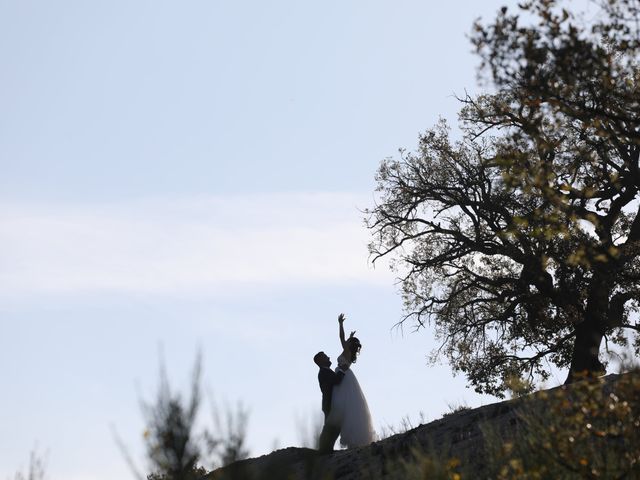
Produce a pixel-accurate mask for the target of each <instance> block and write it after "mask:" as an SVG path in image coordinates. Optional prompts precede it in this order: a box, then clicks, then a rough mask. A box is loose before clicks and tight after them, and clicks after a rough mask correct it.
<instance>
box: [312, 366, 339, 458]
mask: <svg viewBox="0 0 640 480" xmlns="http://www.w3.org/2000/svg"><path fill="white" fill-rule="evenodd" d="M343 378H344V372H343V371H342V370H339V369H338V371H337V372H334V371H333V370H331V369H330V368H328V367H320V371H319V372H318V383H320V391H322V411H323V412H324V425H323V426H322V432H321V433H320V445H319V448H318V450H319V451H320V453H329V452H331V451H333V445H334V444H335V443H336V440H337V439H338V435H340V425H336V424H334V423H335V422H332V421H331V417H330V413H331V397H332V394H333V387H334V386H335V385H338V384H339V383H340V382H341V381H342V379H343Z"/></svg>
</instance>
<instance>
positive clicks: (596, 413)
mask: <svg viewBox="0 0 640 480" xmlns="http://www.w3.org/2000/svg"><path fill="white" fill-rule="evenodd" d="M518 401H519V402H521V405H520V407H519V408H518V423H517V425H516V426H514V427H513V428H512V429H511V430H510V431H503V432H496V430H495V426H491V425H485V427H484V429H483V430H484V432H485V433H484V443H485V449H486V451H485V452H484V455H481V456H480V457H478V458H479V463H478V460H476V461H474V462H469V461H468V460H464V459H463V460H461V459H458V458H456V457H448V456H447V455H446V454H444V453H442V450H440V451H438V450H434V449H429V450H428V451H424V450H414V452H413V454H412V456H411V458H410V459H409V460H407V461H404V462H401V464H400V466H399V467H398V474H399V475H400V476H401V478H403V479H407V480H411V479H416V480H417V479H423V478H429V479H442V480H453V479H456V480H465V479H476V478H491V479H496V480H533V479H539V480H544V479H549V478H553V479H558V480H579V479H594V480H595V479H627V478H640V372H633V373H628V374H625V375H620V376H618V378H616V379H614V380H613V381H611V380H610V379H608V380H607V379H604V378H599V379H593V378H590V377H587V378H586V379H585V380H582V381H578V382H576V383H573V384H572V385H569V386H562V387H559V388H557V389H554V390H549V391H541V392H538V393H536V394H532V395H529V396H526V397H522V398H521V399H520V400H518ZM444 451H446V449H444Z"/></svg>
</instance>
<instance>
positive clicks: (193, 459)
mask: <svg viewBox="0 0 640 480" xmlns="http://www.w3.org/2000/svg"><path fill="white" fill-rule="evenodd" d="M200 377H201V357H200V355H198V357H197V359H196V363H195V367H194V370H193V374H192V380H191V388H190V395H189V398H188V399H184V398H183V396H182V395H181V394H180V393H179V392H175V391H173V390H172V388H171V386H170V384H169V380H168V377H167V373H166V371H165V368H164V364H162V363H161V368H160V384H159V388H158V393H157V397H156V399H155V401H153V402H146V401H143V402H142V410H143V414H144V417H145V423H146V429H145V431H144V442H145V446H146V451H147V459H148V462H149V467H148V469H149V470H150V471H151V473H149V474H148V475H147V476H146V478H147V479H148V480H195V479H200V478H202V476H203V475H205V474H206V473H207V471H208V470H207V468H208V469H209V470H211V469H213V468H217V467H221V466H225V465H229V464H231V463H233V462H236V461H238V460H242V459H244V458H246V457H247V456H248V454H249V452H248V450H247V448H246V446H245V442H246V432H247V422H248V412H247V410H246V409H245V408H244V407H243V406H242V404H238V405H237V407H236V409H235V410H232V409H230V408H228V407H225V408H224V409H220V408H219V407H218V406H217V405H215V404H212V419H213V426H212V427H206V426H204V424H202V423H201V422H199V421H198V416H199V411H200V407H201V387H200ZM116 440H117V441H118V443H119V446H120V448H121V450H122V452H123V455H124V456H125V458H126V460H127V462H128V463H129V466H130V467H131V470H132V472H133V473H134V475H135V476H136V477H137V478H139V479H142V478H143V475H141V474H140V473H139V472H140V469H139V468H137V466H136V465H135V462H134V461H133V460H132V458H131V456H130V455H129V452H128V450H127V448H126V446H125V445H124V444H123V442H122V441H121V440H120V439H119V438H116ZM204 466H206V467H207V468H205V467H204ZM232 478H236V477H232Z"/></svg>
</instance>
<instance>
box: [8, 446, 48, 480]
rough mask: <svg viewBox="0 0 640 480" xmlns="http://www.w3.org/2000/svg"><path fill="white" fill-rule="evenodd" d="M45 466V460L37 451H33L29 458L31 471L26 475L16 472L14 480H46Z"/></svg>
mask: <svg viewBox="0 0 640 480" xmlns="http://www.w3.org/2000/svg"><path fill="white" fill-rule="evenodd" d="M45 464H46V461H45V459H44V458H43V457H42V456H41V455H40V454H38V453H37V451H35V450H34V451H32V452H31V456H30V458H29V469H28V470H27V472H26V473H23V472H16V474H15V476H14V480H44V479H45V475H46V468H45Z"/></svg>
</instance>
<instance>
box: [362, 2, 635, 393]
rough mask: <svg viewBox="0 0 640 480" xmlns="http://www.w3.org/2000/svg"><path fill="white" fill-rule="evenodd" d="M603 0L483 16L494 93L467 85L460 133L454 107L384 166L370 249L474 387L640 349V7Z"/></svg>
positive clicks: (595, 370) (477, 36)
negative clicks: (474, 92)
mask: <svg viewBox="0 0 640 480" xmlns="http://www.w3.org/2000/svg"><path fill="white" fill-rule="evenodd" d="M592 4H593V5H594V6H598V7H599V8H598V10H597V11H596V12H590V13H589V18H588V19H586V18H585V17H583V16H580V15H579V14H574V13H572V12H571V11H569V10H568V8H569V6H570V2H566V1H549V0H534V1H527V2H523V3H521V4H519V5H518V7H517V8H516V11H515V12H513V13H512V12H511V11H510V10H508V9H507V8H506V7H505V8H503V9H502V10H501V12H500V13H499V14H498V16H497V18H496V19H495V21H494V22H493V23H490V24H488V25H484V24H482V23H478V24H477V25H475V27H474V31H473V34H472V41H473V44H474V45H475V47H476V50H477V53H478V55H479V56H480V58H481V60H482V70H481V71H482V72H484V73H486V74H487V76H488V79H489V80H490V81H491V82H492V85H493V88H495V93H493V94H486V95H480V96H478V97H475V98H472V97H466V98H462V99H461V102H462V104H463V107H462V110H461V111H460V120H461V124H460V128H461V139H460V140H459V141H454V140H453V139H452V138H451V134H450V129H449V127H448V126H447V124H446V122H445V121H444V120H443V121H441V122H440V123H439V124H438V125H437V126H435V127H434V128H433V129H431V130H428V131H427V132H426V133H424V134H423V135H422V136H421V137H420V142H419V148H418V151H416V152H414V153H407V152H404V151H403V152H401V155H400V158H398V159H395V158H394V159H387V160H385V161H383V162H382V164H381V166H380V168H379V170H378V174H377V181H378V189H377V190H378V192H379V195H380V196H379V203H378V204H377V205H376V206H375V208H373V209H371V210H369V211H368V220H367V222H368V226H369V228H371V229H372V230H373V232H374V235H375V240H374V241H373V242H372V244H371V246H370V248H371V252H372V255H373V258H374V261H375V260H376V259H379V258H381V257H387V256H388V257H390V258H392V259H393V261H394V266H395V267H396V268H397V269H398V272H399V274H400V281H401V283H402V289H403V297H404V306H405V311H406V316H405V317H404V318H403V319H402V320H401V323H402V322H405V321H406V320H408V319H412V320H413V321H414V322H415V324H414V325H415V326H416V328H420V327H423V326H425V325H433V326H434V328H435V332H436V336H437V338H439V339H440V340H441V345H440V347H439V348H438V349H437V350H435V351H434V352H433V354H432V355H433V358H434V359H436V358H438V357H440V356H442V355H443V356H444V357H446V358H447V359H448V361H449V363H450V364H451V365H452V368H453V369H454V370H457V371H460V372H463V373H464V374H465V375H466V377H467V379H468V381H469V383H470V384H471V385H472V386H473V387H474V388H475V389H476V391H478V392H486V393H491V394H495V395H498V396H501V395H503V393H504V391H505V390H506V389H507V386H508V383H509V382H510V381H511V379H512V378H513V377H517V378H527V379H529V380H533V379H542V380H544V379H546V378H548V375H549V371H548V369H547V368H546V365H547V362H548V363H549V364H553V365H556V366H557V367H560V368H568V369H569V375H568V377H567V382H571V381H573V380H574V379H575V375H576V374H578V373H579V372H584V371H586V372H589V373H590V374H593V375H598V374H602V373H603V372H604V367H605V365H604V363H603V360H602V359H601V358H600V348H601V344H602V343H603V339H607V340H608V341H609V342H612V343H615V344H625V343H626V342H627V339H628V337H630V336H631V337H633V338H634V342H635V343H634V348H635V354H636V355H638V354H639V353H640V336H639V335H638V333H639V331H640V326H639V325H638V323H637V320H634V318H635V317H633V315H632V314H633V313H634V312H638V308H639V306H640V303H639V302H640V289H639V288H638V282H639V281H640V261H639V257H638V256H639V254H640V214H639V210H638V208H639V205H638V193H639V191H640V164H639V158H640V90H639V88H638V81H639V80H640V70H639V68H638V53H639V52H640V31H639V28H640V27H639V25H640V23H639V22H640V14H639V7H638V3H637V2H635V1H631V0H607V1H599V2H592ZM563 7H566V8H563ZM531 385H533V383H531Z"/></svg>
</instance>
